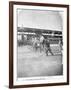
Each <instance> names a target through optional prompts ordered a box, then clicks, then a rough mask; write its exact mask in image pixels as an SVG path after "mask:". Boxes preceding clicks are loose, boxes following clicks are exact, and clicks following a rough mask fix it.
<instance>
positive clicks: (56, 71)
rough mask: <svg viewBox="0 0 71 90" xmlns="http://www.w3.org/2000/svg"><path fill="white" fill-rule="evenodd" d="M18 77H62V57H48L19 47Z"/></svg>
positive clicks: (25, 47)
mask: <svg viewBox="0 0 71 90" xmlns="http://www.w3.org/2000/svg"><path fill="white" fill-rule="evenodd" d="M17 67H18V69H17V75H18V77H34V76H55V75H62V73H63V65H62V56H61V55H56V56H55V55H54V56H46V55H45V53H44V52H42V53H39V52H33V51H32V49H31V48H30V47H28V46H23V47H18V65H17Z"/></svg>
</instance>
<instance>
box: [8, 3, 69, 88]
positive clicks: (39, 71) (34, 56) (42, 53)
mask: <svg viewBox="0 0 71 90" xmlns="http://www.w3.org/2000/svg"><path fill="white" fill-rule="evenodd" d="M9 5H10V6H9V7H10V9H9V29H10V31H9V42H10V43H9V46H10V48H9V59H10V60H9V87H10V88H15V87H34V86H54V85H68V84H69V6H68V5H60V4H43V3H27V2H10V3H9Z"/></svg>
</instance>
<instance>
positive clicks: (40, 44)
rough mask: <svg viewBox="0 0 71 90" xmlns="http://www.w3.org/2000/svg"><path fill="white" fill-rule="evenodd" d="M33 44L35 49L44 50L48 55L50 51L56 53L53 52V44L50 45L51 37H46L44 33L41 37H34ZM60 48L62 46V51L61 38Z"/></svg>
mask: <svg viewBox="0 0 71 90" xmlns="http://www.w3.org/2000/svg"><path fill="white" fill-rule="evenodd" d="M32 45H33V49H34V50H35V51H38V50H39V51H40V52H42V51H44V52H45V53H46V55H47V56H48V54H49V53H50V54H51V55H54V53H53V52H52V49H51V46H50V39H49V37H46V38H45V37H44V36H43V35H40V36H39V37H34V38H32ZM58 45H59V48H60V52H61V53H62V45H63V44H62V41H61V39H60V40H59V43H58Z"/></svg>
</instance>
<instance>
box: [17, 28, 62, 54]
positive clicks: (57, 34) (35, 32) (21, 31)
mask: <svg viewBox="0 0 71 90" xmlns="http://www.w3.org/2000/svg"><path fill="white" fill-rule="evenodd" d="M17 29H18V45H19V46H20V45H27V44H28V45H31V40H32V37H33V36H34V37H38V36H40V35H43V36H44V38H46V37H48V39H49V40H50V46H51V49H52V51H53V53H54V54H60V53H61V50H60V46H59V40H61V41H62V40H63V38H62V31H57V30H55V31H53V30H46V29H36V28H26V27H22V28H20V27H18V28H17Z"/></svg>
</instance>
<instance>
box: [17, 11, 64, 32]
mask: <svg viewBox="0 0 71 90" xmlns="http://www.w3.org/2000/svg"><path fill="white" fill-rule="evenodd" d="M62 15H63V12H59V11H48V10H46V11H45V10H44V11H43V10H32V9H30V10H28V9H18V10H17V18H18V24H17V26H18V27H28V28H38V29H46V30H47V29H48V30H58V31H61V30H62V24H63V20H62Z"/></svg>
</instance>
